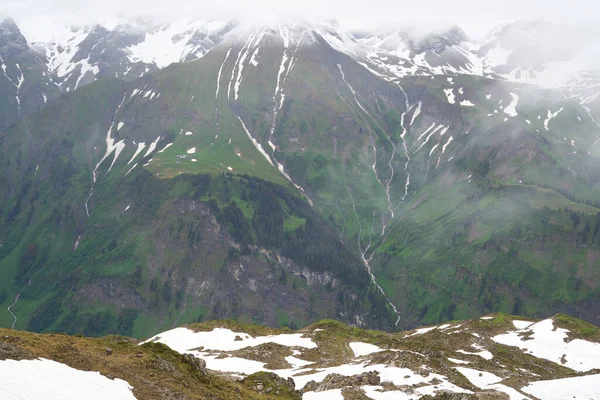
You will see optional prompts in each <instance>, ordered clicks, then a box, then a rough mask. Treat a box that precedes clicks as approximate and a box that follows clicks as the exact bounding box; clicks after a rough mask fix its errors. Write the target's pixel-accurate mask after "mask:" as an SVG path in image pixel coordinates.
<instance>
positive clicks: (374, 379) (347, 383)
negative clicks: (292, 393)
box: [303, 372, 381, 392]
mask: <svg viewBox="0 0 600 400" xmlns="http://www.w3.org/2000/svg"><path fill="white" fill-rule="evenodd" d="M380 382H381V378H379V374H378V373H377V372H365V373H363V374H360V375H354V376H344V375H339V374H330V375H327V377H326V378H325V379H323V381H321V382H315V381H310V382H308V383H307V384H306V386H304V389H303V390H304V392H324V391H325V390H331V389H341V388H347V387H361V386H367V385H368V386H377V385H379V384H380Z"/></svg>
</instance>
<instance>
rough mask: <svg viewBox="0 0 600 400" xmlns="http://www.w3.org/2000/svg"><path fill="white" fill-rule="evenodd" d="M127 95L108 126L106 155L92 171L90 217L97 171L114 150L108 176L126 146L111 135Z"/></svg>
mask: <svg viewBox="0 0 600 400" xmlns="http://www.w3.org/2000/svg"><path fill="white" fill-rule="evenodd" d="M126 96H127V95H124V96H123V99H122V100H121V103H119V106H118V107H117V109H116V110H115V114H114V116H113V120H112V123H111V124H110V128H108V132H106V152H105V153H104V157H102V159H101V160H100V162H99V163H98V164H96V167H95V168H94V171H93V172H92V187H91V188H90V194H89V196H88V198H87V200H86V201H85V213H86V214H87V216H88V217H89V216H90V212H89V209H88V202H89V201H90V198H91V197H92V194H93V193H94V185H95V184H96V172H97V171H98V168H99V167H100V165H101V164H102V162H104V160H106V159H107V158H108V156H110V155H111V153H112V152H113V151H114V152H115V156H114V158H113V162H112V163H111V164H110V168H109V169H108V171H106V174H105V175H104V176H106V175H107V174H108V173H109V172H110V170H111V169H112V167H113V165H114V164H115V161H117V158H118V157H119V154H121V151H123V149H124V148H125V141H124V140H120V141H119V142H117V143H115V140H114V139H113V138H112V137H111V133H112V131H113V128H114V126H115V121H116V119H117V114H118V113H119V110H120V109H121V107H122V106H123V103H125V98H126Z"/></svg>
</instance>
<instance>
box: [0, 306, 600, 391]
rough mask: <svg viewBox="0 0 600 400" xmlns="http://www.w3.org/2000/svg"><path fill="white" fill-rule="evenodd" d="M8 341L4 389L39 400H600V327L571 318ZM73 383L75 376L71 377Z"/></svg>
mask: <svg viewBox="0 0 600 400" xmlns="http://www.w3.org/2000/svg"><path fill="white" fill-rule="evenodd" d="M0 334H1V335H2V336H1V337H2V339H0V371H2V372H3V377H4V376H10V379H3V380H2V381H0V391H1V392H2V393H5V394H6V393H8V396H9V397H8V398H9V399H12V398H15V395H16V396H18V397H17V398H21V399H30V398H31V399H33V398H37V397H39V393H42V392H40V390H41V389H47V391H46V392H43V395H44V396H49V395H56V396H57V397H60V398H63V399H65V398H68V399H70V398H79V397H76V396H72V393H73V392H74V389H78V390H79V392H78V393H80V394H79V396H81V393H86V397H90V398H108V397H107V396H108V394H109V390H110V391H113V392H117V390H118V391H119V392H117V393H118V394H115V396H117V397H115V398H136V399H163V398H165V399H166V398H173V397H175V396H176V397H178V398H186V399H196V398H219V399H228V398H244V399H253V398H264V399H269V398H272V399H300V398H302V399H325V398H326V399H357V398H360V399H403V398H412V399H447V398H461V399H479V398H486V399H515V400H516V399H519V400H523V399H525V400H533V399H545V400H546V399H548V400H553V399H565V398H585V399H588V398H597V397H598V396H599V395H600V392H599V387H598V382H600V375H599V374H598V370H599V367H600V364H599V361H598V360H599V356H600V329H598V328H597V327H595V326H593V325H591V324H588V323H586V322H584V321H581V320H577V319H575V318H571V317H569V316H567V315H555V316H554V317H552V318H549V319H546V320H534V319H529V318H523V317H517V316H510V315H506V314H494V315H488V316H484V317H481V318H477V319H473V320H468V321H451V322H449V323H447V324H443V325H437V326H430V327H425V328H421V329H417V330H413V331H408V332H401V333H395V334H388V333H383V332H378V331H366V330H362V329H358V328H352V327H349V326H347V325H344V324H342V323H340V322H337V321H332V320H325V321H321V322H318V323H315V324H313V325H310V326H307V327H306V328H304V329H301V330H297V331H293V330H290V329H273V328H266V327H263V326H257V325H244V324H240V323H237V322H233V321H212V322H209V323H201V324H192V325H187V326H183V327H179V328H175V329H172V330H169V331H166V332H162V333H160V334H159V335H157V336H155V337H153V338H151V339H149V340H147V341H144V342H138V341H136V340H134V339H130V338H127V337H123V336H107V337H104V338H99V339H90V338H85V337H81V336H78V337H70V336H67V335H62V334H51V335H37V334H32V333H28V332H20V331H14V330H0ZM167 346H168V347H167ZM41 371H44V373H45V377H42V376H39V379H36V385H30V384H29V385H27V384H26V383H25V382H31V379H32V375H31V374H35V373H40V372H41ZM25 373H28V374H29V375H24V374H25ZM73 376H77V378H78V380H76V381H74V380H72V379H71V380H68V378H69V377H73ZM35 377H36V378H38V376H35ZM49 377H53V378H54V381H51V380H50V379H47V378H49ZM57 381H58V382H61V385H60V386H57V385H56V382H57ZM92 385H93V386H92ZM36 394H37V395H36ZM102 394H104V396H101V395H102ZM11 395H12V397H11ZM94 396H96V397H94ZM98 396H100V397H98Z"/></svg>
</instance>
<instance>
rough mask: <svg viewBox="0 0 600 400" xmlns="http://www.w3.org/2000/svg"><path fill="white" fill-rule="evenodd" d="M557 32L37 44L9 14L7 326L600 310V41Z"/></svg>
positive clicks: (248, 32)
mask: <svg viewBox="0 0 600 400" xmlns="http://www.w3.org/2000/svg"><path fill="white" fill-rule="evenodd" d="M563 31H564V30H563V29H562V27H561V26H558V25H556V24H552V23H547V22H543V21H537V22H527V23H525V22H523V23H515V24H509V25H505V26H502V27H500V28H498V29H496V30H494V31H493V32H492V34H491V35H490V36H488V37H487V38H486V39H485V40H483V41H479V42H474V41H471V40H470V39H469V38H468V37H467V36H466V35H465V34H464V32H462V30H460V29H459V28H457V27H454V28H451V29H448V30H444V31H441V32H438V33H428V34H422V33H419V32H417V31H415V30H411V29H397V30H394V29H389V30H385V29H381V30H379V31H372V32H356V31H351V30H347V29H344V28H342V27H340V26H339V25H337V24H335V23H332V22H321V21H306V20H301V19H294V20H281V21H258V22H256V21H253V22H248V21H241V22H240V21H193V22H185V23H171V24H166V25H161V24H151V23H145V24H132V25H127V26H117V27H115V28H114V29H107V28H105V27H102V26H92V27H80V28H73V29H67V30H65V34H61V35H57V36H56V37H52V38H49V39H48V40H47V41H44V42H39V43H31V42H29V41H27V39H26V38H25V36H24V35H23V34H22V33H21V32H20V30H19V28H18V26H17V25H16V24H15V23H14V21H12V20H5V21H4V22H2V23H1V24H0V57H1V59H0V60H1V61H0V62H1V63H2V72H3V73H0V93H1V95H0V116H1V118H0V129H2V133H1V134H0V169H1V174H0V215H1V218H2V221H3V222H2V224H1V226H0V274H1V275H0V276H2V279H1V280H0V303H1V304H2V309H1V311H0V323H2V324H3V326H6V327H16V328H27V329H29V330H33V331H41V332H43V331H65V332H69V333H84V334H86V335H90V336H96V335H101V334H106V333H115V332H118V333H122V334H127V335H133V336H136V337H142V336H149V335H151V334H155V333H158V332H160V331H164V330H167V329H168V328H170V327H173V326H177V325H180V324H183V323H187V322H193V321H198V320H202V319H219V318H232V319H237V320H238V321H241V322H246V323H247V322H259V323H262V324H267V325H272V326H284V325H285V326H291V327H301V326H305V325H307V324H309V323H311V322H314V321H316V320H318V319H321V318H336V319H340V320H343V321H345V322H347V323H351V324H353V325H357V326H360V327H369V328H379V329H385V330H395V329H408V328H413V327H415V326H418V325H421V324H437V323H441V322H443V321H448V320H453V319H468V318H472V317H475V316H477V315H481V314H484V313H489V312H496V311H501V312H508V313H513V314H524V315H527V316H546V315H553V314H554V313H556V312H568V313H570V314H574V315H575V316H578V317H582V318H585V319H587V320H590V321H592V322H598V321H599V320H600V314H599V313H598V311H597V309H598V307H597V305H598V301H599V298H600V297H599V295H600V291H599V287H600V283H599V282H600V273H599V272H600V271H598V269H597V268H596V267H597V265H598V263H599V261H598V260H600V247H599V246H600V234H599V230H600V214H599V212H600V208H599V207H600V192H599V186H598V183H599V181H600V174H599V172H598V171H599V170H598V150H597V149H596V147H595V146H596V144H597V142H598V140H599V139H600V127H599V126H598V123H597V122H596V121H597V119H598V117H599V114H598V112H599V111H600V108H599V103H598V100H597V95H598V93H600V92H598V91H597V89H596V88H597V87H598V86H597V81H598V77H600V75H598V73H597V71H595V70H594V69H593V68H587V67H588V65H586V64H585V63H584V61H586V60H588V58H589V57H588V56H590V55H593V54H594V51H593V49H594V48H596V47H595V44H596V43H597V38H596V36H595V33H594V32H593V31H590V32H584V34H582V33H581V32H579V34H578V35H573V37H570V36H569V35H567V34H563V33H564V32H563ZM582 38H583V39H582ZM590 65H592V66H593V63H592V64H590Z"/></svg>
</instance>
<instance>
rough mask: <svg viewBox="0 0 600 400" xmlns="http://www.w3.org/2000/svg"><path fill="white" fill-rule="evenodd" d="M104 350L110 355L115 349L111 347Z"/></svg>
mask: <svg viewBox="0 0 600 400" xmlns="http://www.w3.org/2000/svg"><path fill="white" fill-rule="evenodd" d="M104 351H105V352H106V355H107V356H110V355H112V353H113V349H111V348H110V347H107V348H105V349H104Z"/></svg>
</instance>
